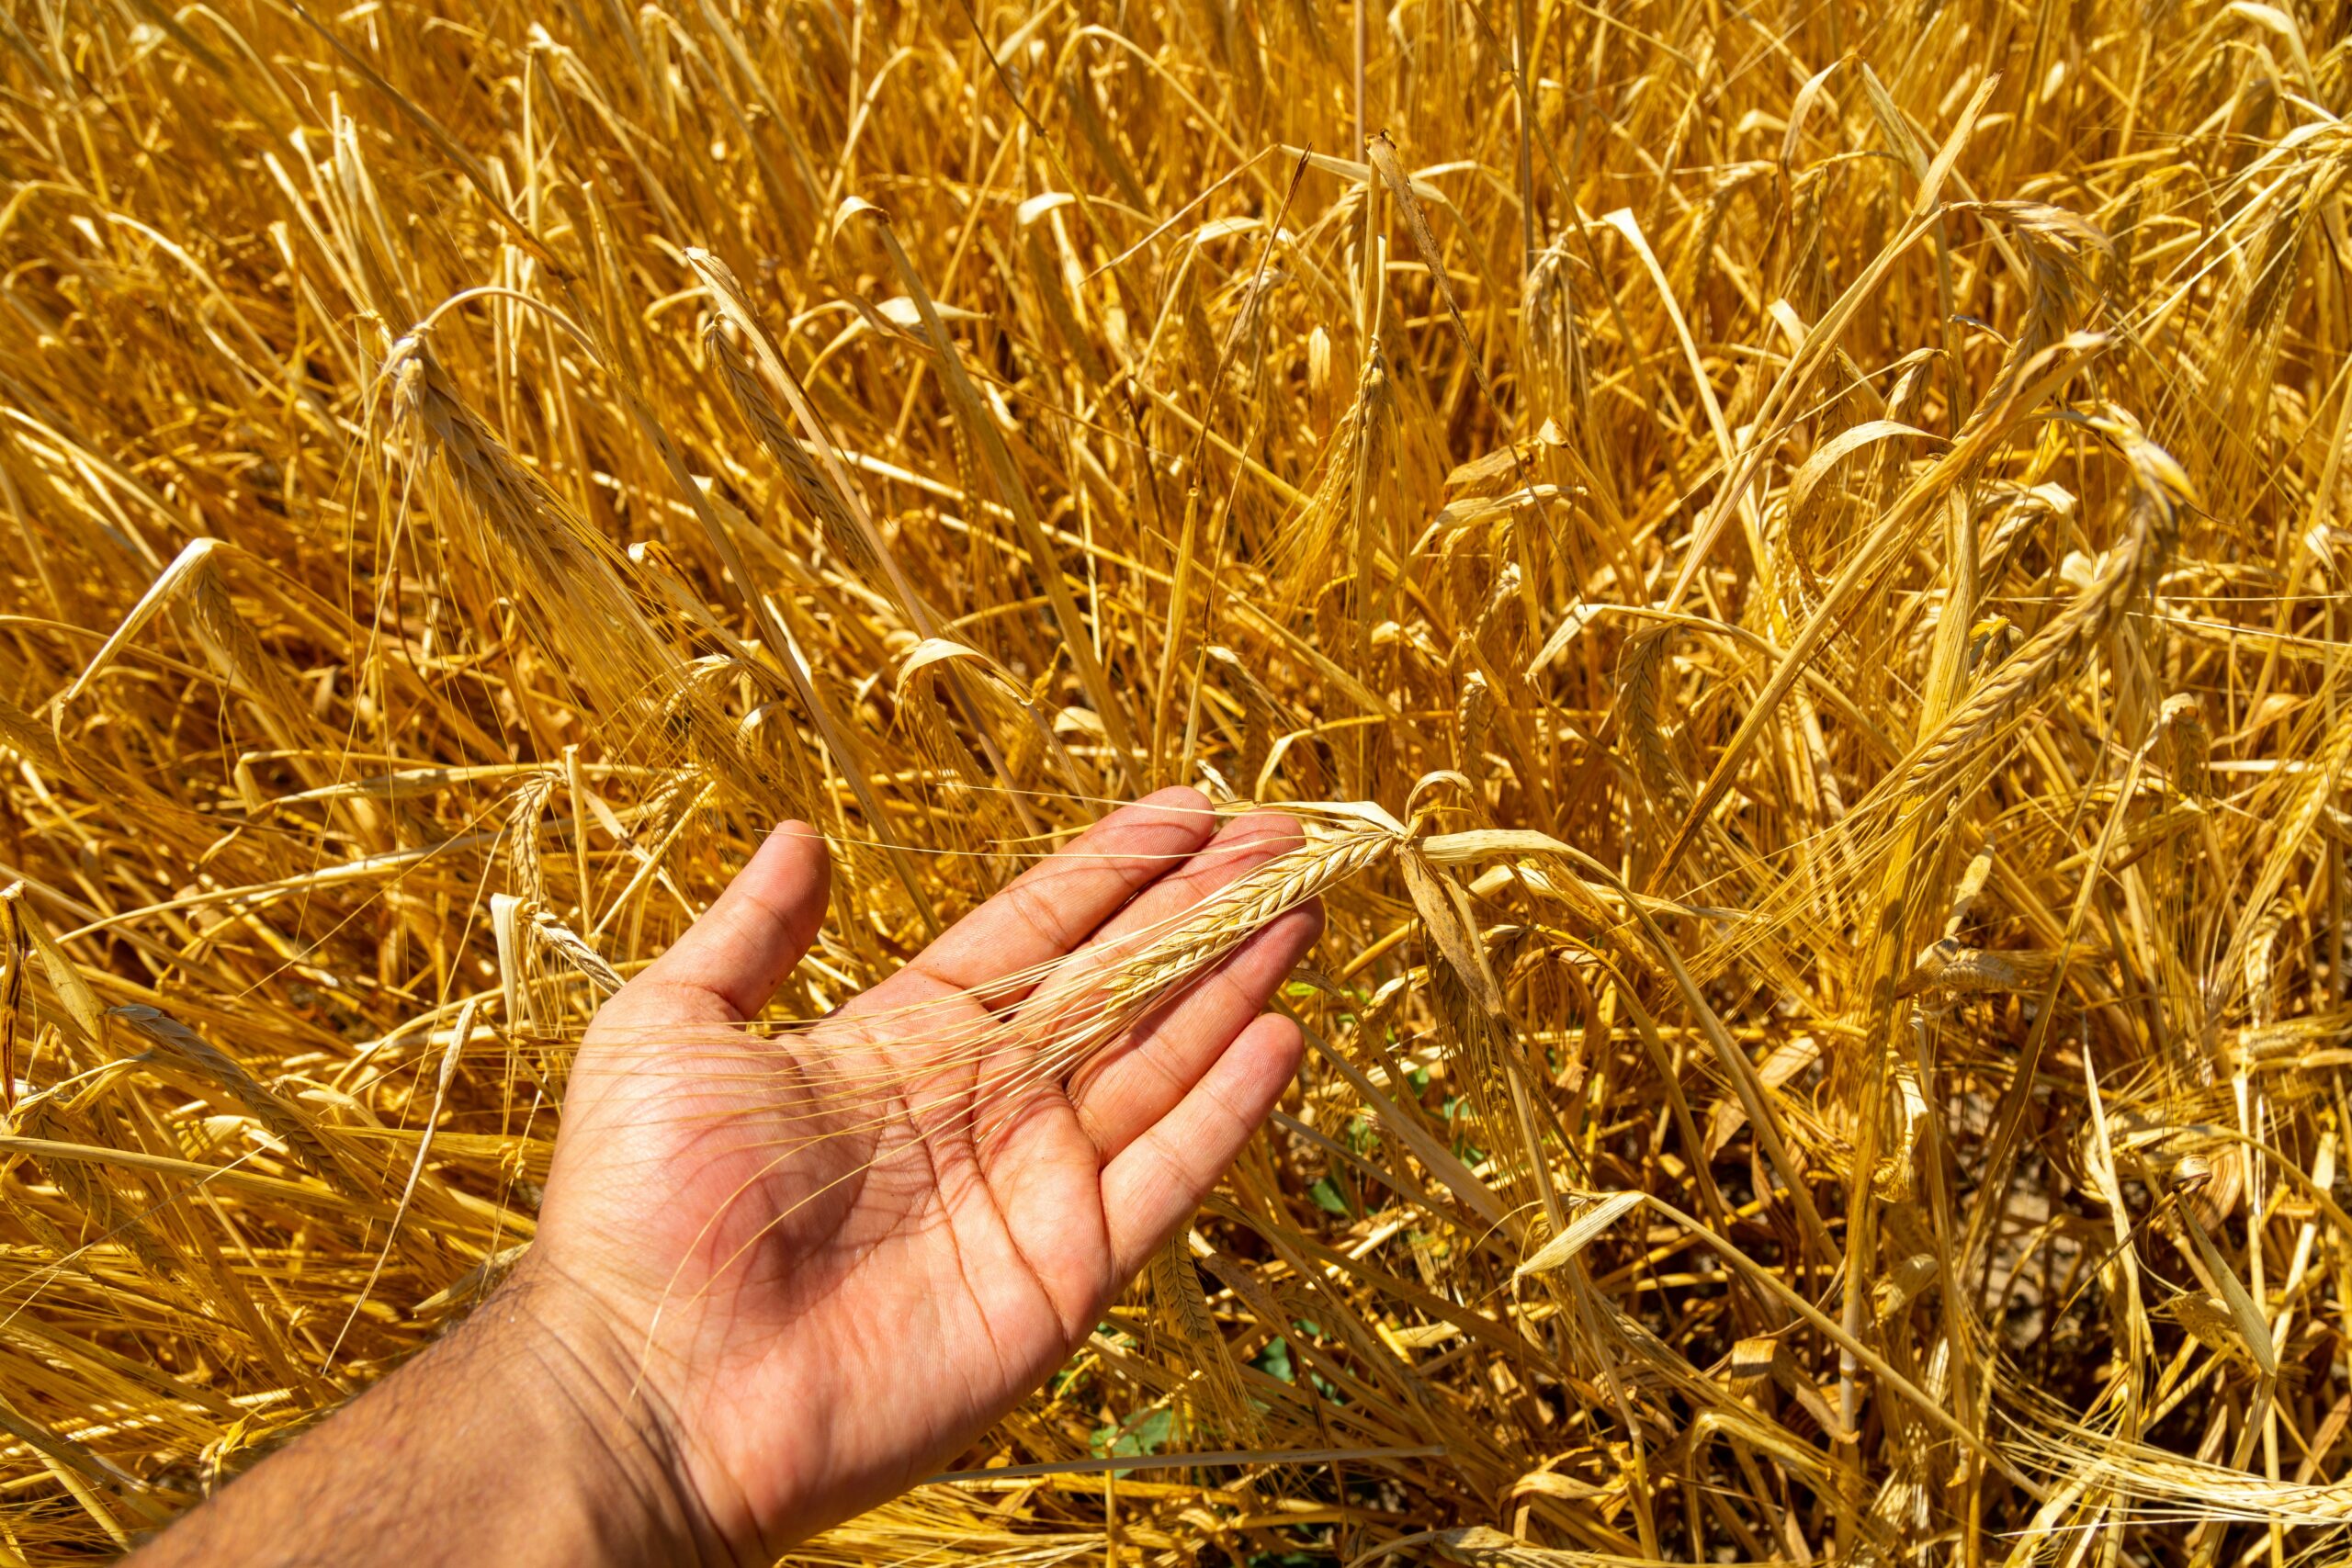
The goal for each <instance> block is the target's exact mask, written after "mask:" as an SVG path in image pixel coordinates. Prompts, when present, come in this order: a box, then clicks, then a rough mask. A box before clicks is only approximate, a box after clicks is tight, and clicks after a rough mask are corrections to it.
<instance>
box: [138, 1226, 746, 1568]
mask: <svg viewBox="0 0 2352 1568" xmlns="http://www.w3.org/2000/svg"><path fill="white" fill-rule="evenodd" d="M559 1289H560V1287H559V1286H558V1285H557V1284H556V1282H555V1281H553V1280H548V1279H545V1278H542V1277H539V1276H538V1275H537V1274H535V1272H534V1271H533V1270H531V1269H528V1268H527V1267H526V1269H523V1270H520V1271H518V1278H516V1279H515V1280H511V1281H510V1282H509V1283H508V1284H507V1285H506V1286H505V1287H503V1288H502V1289H501V1290H500V1291H499V1292H498V1293H497V1294H496V1295H494V1296H493V1297H492V1299H491V1300H490V1301H488V1302H486V1303H483V1304H482V1306H481V1308H480V1309H479V1310H478V1311H477V1312H476V1313H475V1314H473V1316H472V1317H471V1318H469V1319H468V1320H467V1321H466V1322H465V1323H464V1324H462V1325H459V1326H458V1328H456V1329H455V1330H453V1331H452V1332H451V1333H450V1334H449V1335H448V1336H447V1337H446V1338H444V1339H443V1340H442V1341H441V1342H440V1343H439V1344H437V1345H435V1346H434V1347H433V1348H431V1349H429V1350H427V1351H425V1352H424V1354H422V1355H421V1356H419V1357H418V1358H417V1359H414V1360H413V1361H411V1362H410V1363H409V1364H408V1365H407V1366H405V1367H403V1368H401V1370H400V1371H396V1372H394V1373H392V1374H391V1375H390V1376H389V1377H387V1378H386V1379H384V1381H383V1382H380V1383H379V1384H378V1385H377V1386H376V1387H374V1388H373V1389H370V1390H369V1391H368V1393H365V1394H363V1395H361V1396H360V1397H359V1398H358V1399H356V1400H355V1401H354V1402H353V1403H352V1404H350V1405H349V1406H348V1407H347V1408H345V1410H343V1411H341V1412H340V1413H338V1414H337V1415H335V1416H333V1417H331V1418H330V1419H329V1420H327V1421H326V1422H325V1423H324V1424H323V1425H322V1426H321V1427H319V1428H318V1429H317V1430H315V1431H312V1432H310V1433H307V1434H305V1435H304V1436H303V1437H302V1438H300V1439H298V1440H297V1441H295V1442H294V1443H292V1444H291V1445H290V1446H288V1448H287V1449H285V1450H283V1451H281V1452H279V1453H277V1454H274V1455H272V1456H271V1457H269V1458H268V1459H266V1460H265V1461H262V1462H261V1463H260V1464H259V1465H257V1466H256V1467H255V1468H254V1470H253V1471H252V1472H250V1473H248V1474H246V1475H243V1476H242V1477H240V1478H238V1479H237V1480H236V1481H235V1482H233V1483H232V1484H230V1485H228V1486H226V1487H224V1488H223V1489H222V1490H221V1491H220V1493H219V1494H218V1495H215V1496H214V1497H212V1498H211V1499H210V1500H209V1501H208V1502H206V1503H205V1504H204V1505H203V1506H201V1507H199V1508H198V1509H197V1510H195V1511H194V1512H193V1513H191V1514H190V1515H189V1516H188V1517H186V1518H185V1519H183V1520H182V1521H181V1522H180V1523H178V1524H177V1525H175V1527H173V1528H172V1529H170V1530H169V1531H168V1532H166V1533H165V1534H164V1535H163V1536H162V1537H161V1538H159V1539H158V1540H156V1541H154V1542H153V1544H152V1545H150V1546H148V1547H147V1548H145V1549H144V1550H143V1551H141V1552H140V1553H139V1554H138V1555H137V1556H136V1557H135V1558H134V1559H133V1560H132V1568H180V1565H182V1564H197V1563H205V1564H215V1563H224V1562H237V1563H240V1564H251V1565H252V1568H308V1565H310V1564H321V1565H324V1564H330V1563H332V1564H337V1565H348V1568H378V1565H380V1568H441V1565H443V1564H449V1565H455V1564H459V1563H467V1564H472V1563H484V1562H498V1563H513V1564H537V1563H548V1564H557V1563H560V1564H564V1565H565V1568H571V1565H575V1564H579V1565H598V1564H610V1565H613V1568H622V1565H627V1564H636V1563H646V1564H652V1563H665V1564H666V1563H729V1562H733V1561H734V1559H733V1558H732V1556H731V1555H730V1554H729V1552H728V1551H727V1549H726V1547H725V1545H724V1543H722V1542H721V1541H720V1540H718V1538H717V1535H716V1532H714V1531H713V1530H712V1529H710V1528H709V1526H708V1524H707V1520H706V1518H705V1517H704V1511H703V1509H702V1508H701V1506H700V1505H699V1503H698V1501H697V1499H695V1497H694V1496H692V1495H690V1494H689V1492H688V1490H687V1488H686V1487H685V1485H684V1483H682V1482H681V1481H680V1479H679V1477H680V1476H681V1475H682V1474H683V1467H682V1466H680V1465H678V1464H677V1463H676V1462H675V1461H674V1457H673V1455H672V1454H671V1453H670V1452H668V1451H667V1444H666V1441H665V1439H664V1438H663V1437H662V1433H663V1431H664V1429H665V1426H666V1424H665V1423H663V1422H662V1421H660V1420H659V1419H657V1418H656V1417H657V1416H658V1415H659V1413H658V1412H656V1411H653V1410H650V1408H648V1407H647V1406H646V1404H645V1400H646V1398H647V1397H648V1395H647V1394H646V1392H645V1391H644V1390H643V1389H641V1388H639V1387H636V1386H634V1384H635V1380H633V1379H631V1378H629V1377H628V1376H627V1375H626V1372H625V1366H626V1359H625V1358H624V1357H621V1356H616V1355H614V1354H612V1353H611V1351H612V1350H613V1347H609V1346H604V1345H595V1344H589V1345H583V1344H582V1343H580V1342H579V1341H580V1333H579V1331H578V1330H577V1328H576V1327H560V1326H559V1320H560V1318H561V1317H562V1315H563V1314H558V1313H556V1312H555V1311H553V1310H552V1308H553V1306H554V1304H555V1303H554V1295H555V1293H556V1292H557V1291H558V1290H559Z"/></svg>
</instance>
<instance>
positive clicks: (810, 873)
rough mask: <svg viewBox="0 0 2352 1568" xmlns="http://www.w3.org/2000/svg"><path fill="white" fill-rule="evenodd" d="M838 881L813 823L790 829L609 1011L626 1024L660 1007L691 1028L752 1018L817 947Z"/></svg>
mask: <svg viewBox="0 0 2352 1568" xmlns="http://www.w3.org/2000/svg"><path fill="white" fill-rule="evenodd" d="M831 881H832V862H831V857H830V856H829V855H828V854H827V853H826V852H825V840H822V839H820V838H819V837H818V836H817V831H816V829H813V828H811V827H809V824H808V823H806V822H786V823H785V824H784V825H783V826H782V827H780V828H778V829H776V830H775V832H773V833H771V834H769V835H768V838H767V841H766V842H765V843H763V844H762V845H761V846H760V847H759V851H758V852H757V853H755V854H753V855H752V858H751V860H750V861H749V862H748V863H746V864H745V865H744V867H743V869H742V870H741V871H739V872H737V873H736V874H735V880H733V881H732V882H729V884H728V885H727V887H726V890H725V891H724V892H722V893H720V894H719V896H718V901H717V902H715V903H713V904H712V905H711V907H710V908H707V909H706V910H704V911H703V914H702V918H701V919H697V920H696V921H695V923H694V924H693V925H692V926H690V927H688V928H687V931H686V934H685V935H684V936H682V937H680V938H679V939H678V940H677V942H674V943H673V944H672V946H671V948H670V951H669V952H667V953H663V954H662V956H661V957H659V958H657V959H655V960H654V961H653V962H652V963H651V964H648V965H647V966H646V968H645V971H644V972H643V973H642V974H640V975H639V976H637V977H636V978H635V979H633V980H631V981H630V982H629V983H628V985H627V986H625V987H622V989H621V991H620V994H619V995H617V996H616V997H615V998H613V999H612V1000H611V1001H610V1002H608V1003H606V1004H605V1010H606V1011H608V1012H609V1011H612V1010H616V1009H618V1010H620V1011H621V1012H622V1014H623V1015H624V1016H625V1017H626V1016H629V1015H634V1014H635V1013H636V1012H637V1011H638V1010H640V1009H642V1008H645V1007H647V1006H649V1005H657V1006H658V1007H659V1008H660V1009H661V1010H662V1014H663V1017H664V1020H665V1021H678V1022H684V1023H701V1022H726V1023H739V1022H741V1021H743V1020H745V1019H747V1018H750V1017H752V1015H753V1014H754V1013H756V1012H758V1011H759V1010H760V1009H762V1008H763V1007H765V1006H766V1005H767V999H768V998H770V997H771V996H774V995H775V988H776V987H777V986H779V985H781V984H782V983H783V981H784V977H785V976H786V975H789V974H790V973H792V966H793V965H794V964H797V963H799V962H800V955H801V954H802V953H807V952H808V951H809V943H810V942H814V941H816V940H817V928H818V927H819V926H820V924H822V923H823V921H824V919H825V895H826V890H827V889H828V887H830V886H831Z"/></svg>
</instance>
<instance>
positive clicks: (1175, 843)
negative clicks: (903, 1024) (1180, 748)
mask: <svg viewBox="0 0 2352 1568" xmlns="http://www.w3.org/2000/svg"><path fill="white" fill-rule="evenodd" d="M1215 823H1216V817H1215V814H1214V813H1212V812H1211V811H1210V810H1209V807H1208V802H1207V800H1206V799H1204V797H1203V796H1202V795H1201V793H1200V791H1198V790H1193V789H1182V788H1178V789H1163V790H1161V791H1159V793H1158V794H1157V795H1147V796H1145V797H1144V798H1143V799H1141V800H1138V801H1136V802H1135V803H1134V804H1133V805H1131V806H1123V807H1120V808H1119V809H1118V810H1116V811H1114V812H1113V813H1111V815H1110V816H1108V817H1105V818H1103V820H1102V821H1100V822H1097V823H1096V824H1095V825H1094V826H1093V827H1091V828H1089V829H1087V830H1086V831H1085V832H1083V833H1081V834H1080V835H1079V836H1078V837H1077V838H1076V839H1075V840H1071V841H1070V842H1069V844H1067V845H1065V846H1064V847H1063V848H1061V849H1060V850H1058V851H1057V852H1055V853H1054V854H1052V855H1051V856H1049V857H1047V858H1046V860H1045V861H1043V862H1042V863H1039V864H1037V865H1035V866H1032V867H1030V868H1029V870H1028V871H1026V872H1024V873H1023V874H1022V875H1021V876H1020V878H1019V879H1018V880H1016V881H1015V882H1014V883H1013V884H1012V886H1009V887H1007V888H1006V889H1005V890H1004V891H1003V892H1001V893H999V894H998V895H997V896H996V897H993V898H991V899H989V901H988V902H987V903H985V904H983V905H981V906H980V907H979V908H977V909H975V910H973V911H972V912H971V913H970V914H968V915H967V916H965V917H964V918H963V919H960V920H958V921H956V924H955V925H954V926H953V927H951V928H950V929H949V930H948V931H947V932H946V934H945V935H944V936H942V937H940V938H939V940H938V941H936V942H933V943H932V944H931V945H930V946H929V947H927V948H925V949H923V950H922V953H918V954H917V955H916V956H915V959H914V961H913V962H912V963H910V964H908V965H907V966H906V967H905V968H904V969H901V970H900V971H899V973H898V974H896V975H893V976H891V977H890V978H889V979H888V980H886V981H884V982H883V983H882V984H881V985H879V986H876V987H875V988H874V989H872V990H871V991H868V992H866V993H865V996H863V997H860V998H858V999H857V1000H856V1001H854V1002H853V1003H851V1004H850V1005H849V1006H848V1007H847V1008H845V1009H843V1011H844V1012H845V1013H848V1014H851V1015H853V1016H854V1015H856V1014H860V1013H868V1012H874V1011H876V1010H883V1009H888V1008H892V1007H901V1006H906V1005H908V1004H910V1003H922V1002H929V1001H932V1000H933V999H935V998H937V997H938V996H939V995H940V993H941V992H942V990H943V989H952V990H959V991H973V992H978V993H982V995H983V999H984V1000H985V1001H987V1002H988V1003H989V1005H990V1006H1002V1005H1003V1004H1004V1003H1006V1002H1008V1001H1011V1000H1013V999H1015V998H1016V997H1017V996H1018V995H1019V994H1020V992H1021V991H1023V990H1024V989H1026V987H1025V986H1023V985H1021V984H1020V983H1019V982H1018V978H1017V977H1018V976H1021V974H1022V972H1023V971H1024V970H1027V969H1030V968H1033V967H1035V965H1037V964H1045V963H1048V962H1050V961H1051V960H1053V959H1056V958H1059V957H1060V956H1061V955H1062V954H1064V953H1068V952H1069V951H1070V949H1072V948H1074V947H1076V946H1078V944H1079V943H1080V942H1084V941H1085V940H1086V939H1087V938H1088V937H1090V936H1091V935H1093V934H1094V930H1095V928H1096V927H1097V926H1100V925H1101V924H1102V923H1103V921H1104V920H1106V919H1109V918H1110V917H1111V916H1112V915H1113V914H1114V913H1116V912H1117V910H1118V909H1119V908H1120V906H1122V905H1124V904H1125V903H1126V901H1127V900H1128V899H1129V898H1131V897H1134V896H1135V894H1136V890H1137V889H1139V888H1142V887H1145V886H1149V885H1150V884H1151V883H1152V882H1154V881H1157V880H1158V879H1159V877H1161V876H1163V875H1165V874H1167V873H1168V872H1169V871H1170V870H1172V869H1174V868H1175V867H1177V866H1179V865H1182V863H1184V862H1185V860H1186V858H1187V857H1189V856H1190V855H1191V854H1192V853H1193V851H1195V850H1197V849H1199V848H1200V847H1201V845H1202V844H1204V842H1206V841H1207V840H1208V836H1209V831H1210V829H1211V828H1212V827H1214V826H1215ZM1008 977H1013V983H1012V984H1011V985H1003V984H1001V982H1005V981H1007V979H1008Z"/></svg>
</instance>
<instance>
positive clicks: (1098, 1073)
mask: <svg viewBox="0 0 2352 1568" xmlns="http://www.w3.org/2000/svg"><path fill="white" fill-rule="evenodd" d="M1322 932H1323V909H1322V907H1321V906H1320V905H1319V904H1310V905H1307V906H1305V907H1304V908H1296V909H1293V910H1291V911H1290V912H1289V913H1288V914H1285V915H1283V917H1281V918H1280V919H1276V920H1274V921H1273V922H1272V923H1271V924H1270V925H1268V926H1267V927H1266V928H1265V929H1264V930H1263V931H1259V932H1258V933H1257V934H1256V935H1255V936H1252V937H1251V938H1250V940H1249V941H1248V942H1243V943H1242V944H1241V946H1240V947H1239V948H1238V949H1236V950H1235V951H1234V953H1233V954H1232V955H1231V956H1230V957H1228V958H1227V960H1226V961H1225V962H1224V963H1223V964H1218V965H1217V967H1216V968H1215V969H1213V970H1211V971H1210V972H1209V973H1208V974H1207V975H1205V976H1202V978H1201V979H1200V980H1199V981H1198V982H1197V983H1196V984H1194V985H1193V986H1191V987H1187V988H1186V989H1184V990H1183V991H1182V992H1180V993H1179V994H1178V995H1177V996H1175V997H1174V998H1170V1000H1169V1002H1168V1003H1167V1004H1166V1005H1164V1006H1162V1007H1161V1008H1160V1009H1159V1010H1158V1011H1157V1012H1155V1013H1154V1014H1153V1015H1152V1016H1151V1017H1149V1018H1147V1019H1145V1020H1144V1021H1143V1022H1142V1023H1140V1024H1138V1025H1137V1026H1136V1029H1135V1031H1134V1032H1133V1033H1132V1034H1130V1035H1129V1036H1128V1038H1127V1040H1126V1042H1125V1043H1122V1044H1120V1045H1118V1046H1116V1047H1114V1049H1113V1050H1112V1051H1111V1052H1110V1053H1109V1054H1107V1055H1105V1056H1103V1058H1102V1059H1101V1060H1100V1061H1098V1062H1095V1063H1092V1064H1091V1065H1090V1066H1088V1068H1087V1070H1086V1072H1085V1073H1084V1074H1083V1075H1082V1076H1081V1077H1080V1079H1079V1081H1078V1082H1076V1083H1074V1084H1073V1085H1071V1086H1070V1100H1071V1103H1072V1104H1074V1105H1075V1106H1076V1107H1077V1108H1078V1117H1079V1122H1080V1125H1082V1126H1083V1127H1084V1128H1085V1129H1086V1133H1087V1136H1088V1137H1089V1138H1091V1140H1092V1141H1093V1144H1094V1147H1095V1153H1096V1157H1097V1158H1098V1159H1099V1160H1102V1161H1106V1162H1107V1161H1109V1160H1112V1159H1114V1158H1116V1157H1117V1156H1118V1155H1119V1153H1120V1152H1121V1151H1122V1150H1124V1149H1125V1148H1126V1147H1127V1145H1130V1144H1132V1143H1134V1142H1135V1140H1136V1138H1137V1137H1138V1136H1140V1135H1141V1134H1143V1133H1144V1132H1145V1130H1146V1129H1148V1128H1149V1127H1150V1126H1151V1125H1152V1124H1153V1123H1154V1122H1158V1121H1159V1119H1160V1118H1161V1117H1163V1116H1165V1115H1167V1114H1168V1113H1169V1111H1172V1110H1173V1109H1175V1107H1176V1105H1177V1104H1178V1102H1180V1101H1181V1100H1182V1099H1183V1098H1184V1096H1185V1095H1187V1094H1189V1093H1191V1092H1192V1089H1193V1085H1195V1084H1197V1083H1199V1082H1200V1081H1201V1077H1202V1075H1203V1074H1204V1073H1206V1072H1207V1071H1208V1070H1209V1068H1210V1067H1211V1066H1213V1065H1214V1064H1215V1063H1216V1060H1217V1059H1218V1057H1219V1056H1220V1055H1222V1054H1223V1053H1224V1052H1225V1050H1226V1049H1227V1046H1228V1045H1229V1044H1230V1043H1232V1041H1233V1039H1234V1037H1235V1036H1236V1035H1237V1034H1238V1033H1240V1032H1241V1031H1242V1030H1244V1029H1246V1028H1247V1027H1249V1025H1250V1021H1251V1020H1252V1019H1255V1018H1256V1017H1257V1016H1258V1015H1259V1014H1260V1013H1261V1012H1263V1011H1264V1010H1265V1008H1266V1003H1267V1001H1268V1000H1269V999H1270V998H1272V996H1273V994H1274V991H1275V990H1276V988H1277V987H1280V986H1281V985H1282V983H1283V981H1284V980H1285V979H1287V978H1289V976H1290V972H1291V971H1292V969H1294V968H1295V967H1296V966H1297V964H1298V961H1299V960H1300V959H1302V958H1304V957H1306V953H1307V950H1308V949H1310V948H1312V947H1313V946H1314V945H1315V941H1316V938H1317V937H1318V936H1320V935H1321V934H1322Z"/></svg>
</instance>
